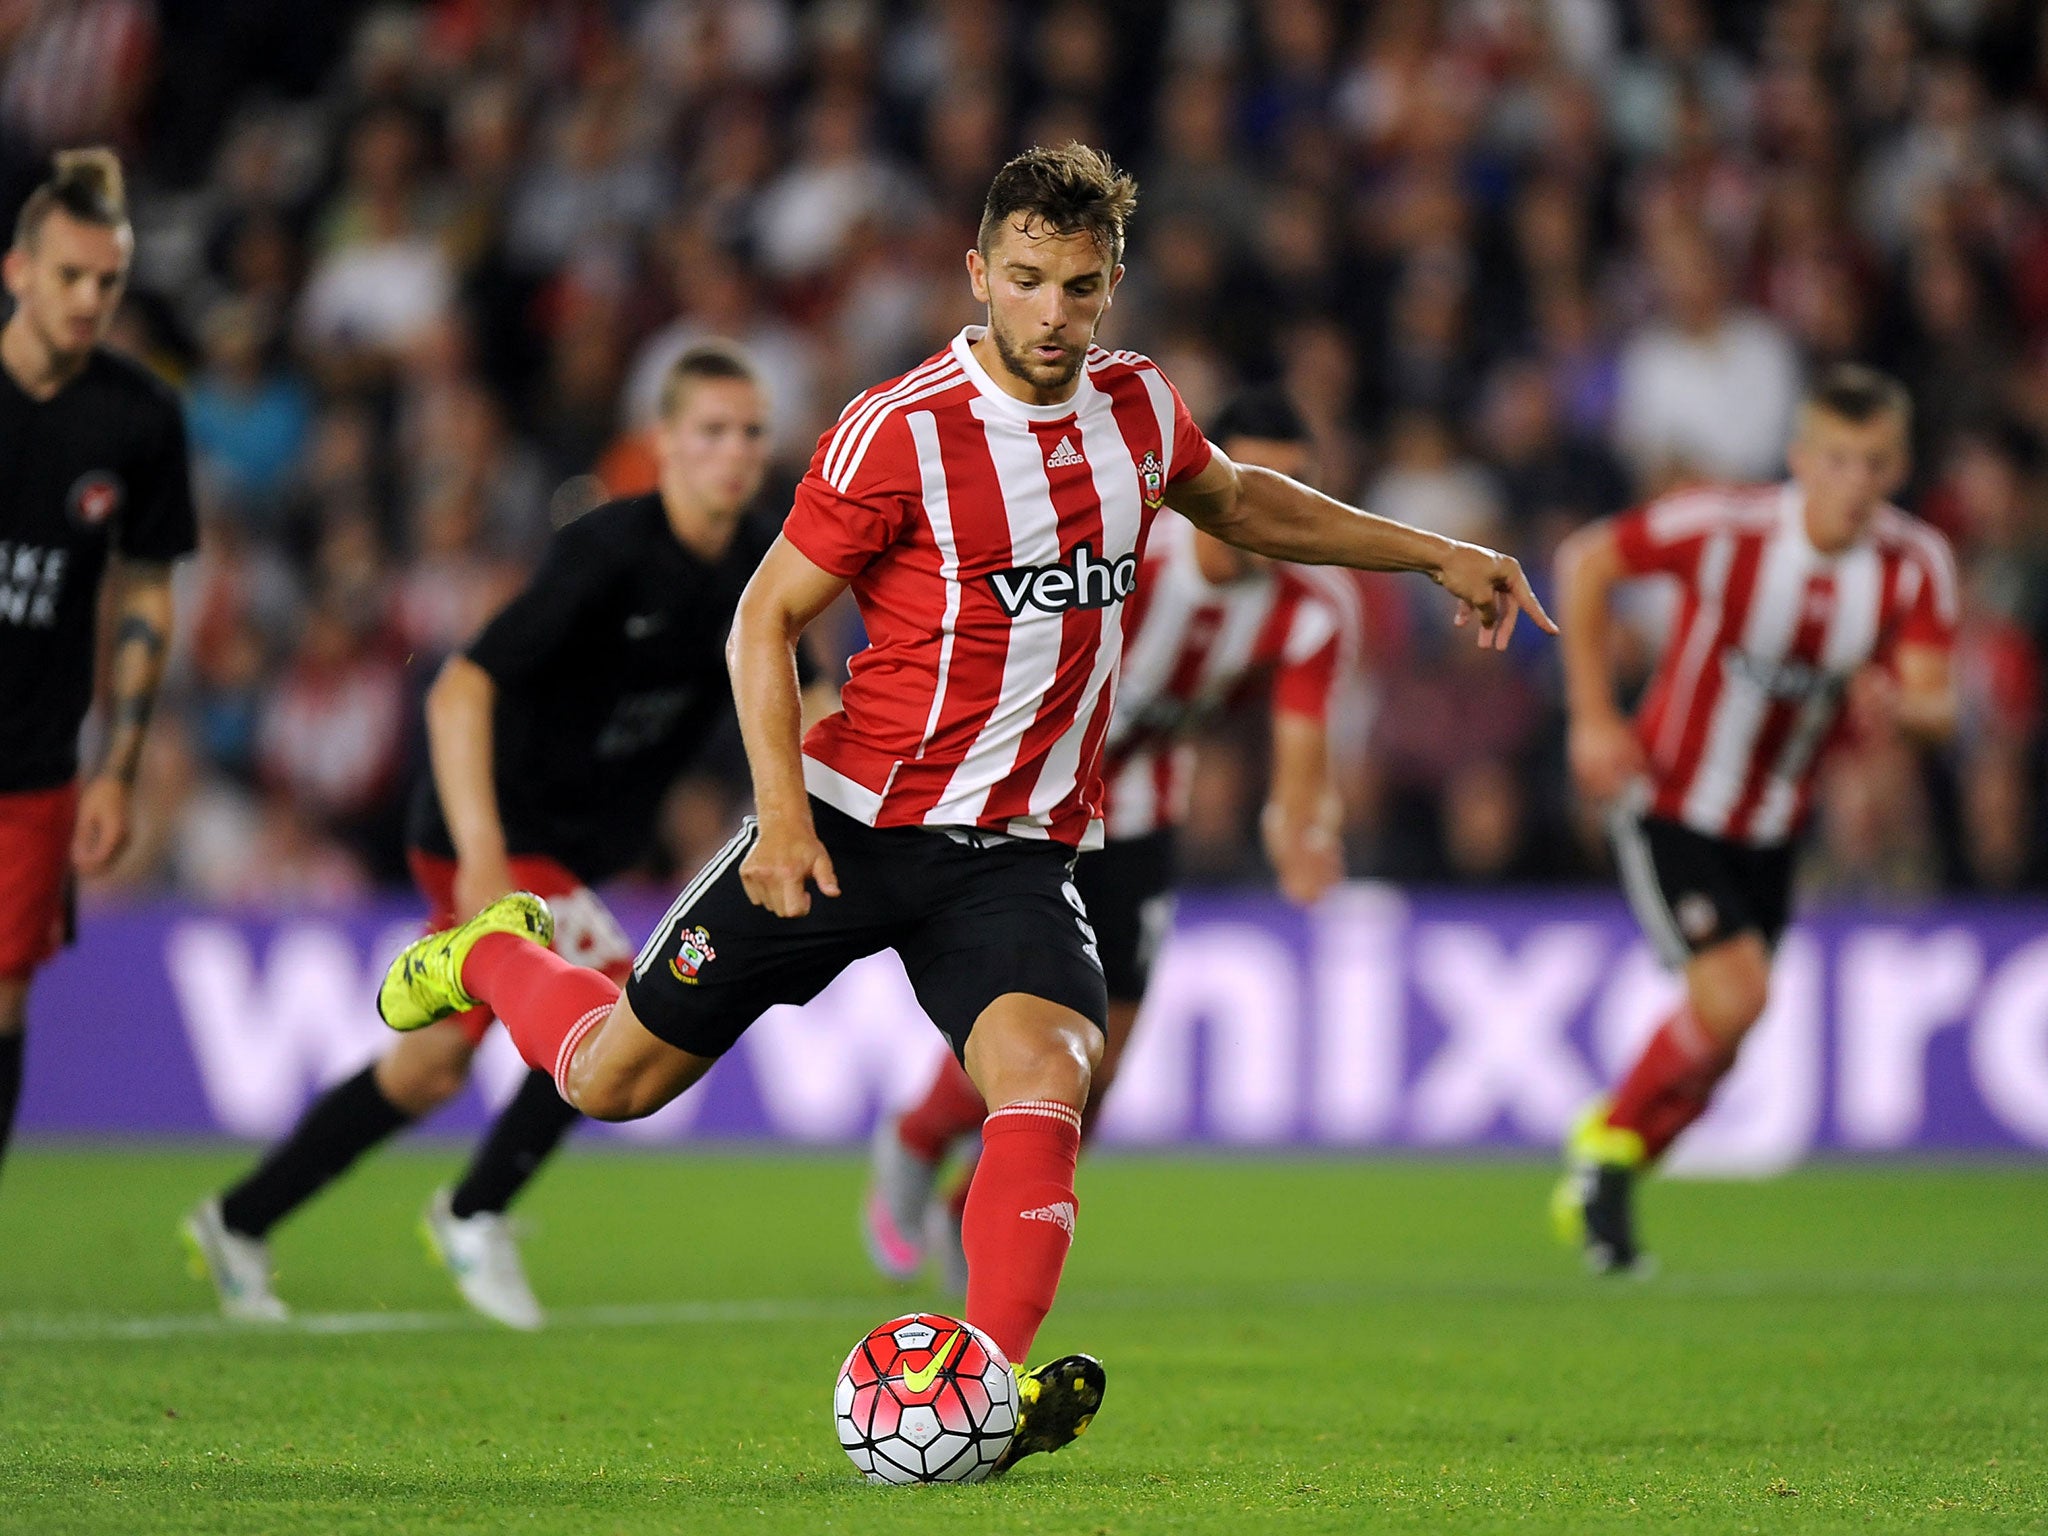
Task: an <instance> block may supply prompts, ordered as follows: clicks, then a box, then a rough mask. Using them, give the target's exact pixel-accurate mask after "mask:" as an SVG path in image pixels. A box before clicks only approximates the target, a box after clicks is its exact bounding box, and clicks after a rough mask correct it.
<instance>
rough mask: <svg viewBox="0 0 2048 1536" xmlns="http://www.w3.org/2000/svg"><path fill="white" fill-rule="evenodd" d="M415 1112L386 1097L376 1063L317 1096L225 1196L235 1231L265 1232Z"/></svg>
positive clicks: (225, 1215)
mask: <svg viewBox="0 0 2048 1536" xmlns="http://www.w3.org/2000/svg"><path fill="white" fill-rule="evenodd" d="M411 1122H412V1116H411V1115H408V1114H407V1113H406V1112H405V1111H404V1110H402V1109H400V1108H399V1107H398V1106H397V1105H396V1104H393V1103H392V1102H391V1101H390V1100H389V1099H387V1098H385V1097H384V1091H383V1090H382V1089H381V1088H379V1087H378V1086H377V1068H376V1066H375V1065H374V1064H372V1065H370V1066H367V1067H365V1068H363V1070H362V1071H360V1072H358V1073H357V1074H356V1075H355V1076H354V1077H352V1078H350V1079H349V1080H348V1081H347V1082H345V1083H338V1084H336V1085H335V1086H334V1087H332V1088H330V1089H328V1090H327V1092H326V1093H324V1094H322V1095H321V1096H320V1097H319V1098H318V1099H316V1100H315V1101H314V1102H313V1105H312V1107H311V1108H309V1109H308V1110H307V1111H306V1112H305V1114H303V1115H301V1116H300V1117H299V1123H298V1124H297V1125H296V1126H294V1127H293V1128H292V1133H291V1135H289V1136H287V1137H286V1138H285V1139H284V1140H283V1141H281V1142H279V1143H278V1144H277V1146H275V1147H273V1148H272V1149H271V1152H270V1155H269V1156H268V1157H266V1158H264V1159H263V1161H262V1162H261V1163H259V1164H258V1165H257V1166H256V1171H255V1172H253V1173H251V1174H250V1175H249V1176H248V1177H247V1178H246V1179H244V1180H242V1182H241V1183H239V1184H237V1185H235V1186H234V1188H232V1189H230V1190H229V1191H228V1192H227V1193H226V1194H225V1195H223V1196H222V1197H221V1202H220V1214H221V1220H222V1221H223V1222H225V1223H226V1224H227V1227H228V1230H229V1231H231V1232H239V1233H242V1234H243V1235H244V1236H247V1237H262V1236H263V1235H264V1234H265V1233H267V1232H268V1231H269V1230H270V1229H271V1228H272V1227H273V1226H275V1225H276V1224H277V1223H278V1222H280V1221H282V1220H283V1219H284V1218H285V1217H286V1216H288V1215H290V1214H291V1213H292V1212H293V1211H295V1210H297V1209H298V1208H299V1207H300V1206H301V1205H304V1204H305V1203H306V1202H307V1201H308V1200H310V1199H312V1198H313V1196H314V1195H316V1194H318V1193H319V1192H320V1191H321V1190H322V1189H324V1188H326V1187H327V1185H328V1184H330V1183H332V1182H333V1181H334V1180H335V1179H336V1178H338V1177H339V1176H340V1175H341V1174H342V1173H343V1172H344V1171H345V1170H346V1169H347V1168H348V1166H349V1165H350V1164H351V1163H353V1162H354V1161H355V1160H356V1159H357V1158H359V1157H361V1156H362V1155H363V1154H364V1153H365V1152H367V1151H369V1150H370V1148H372V1147H374V1146H376V1145H377V1143H378V1142H380V1141H382V1140H384V1139H385V1138H386V1137H387V1136H389V1135H391V1133H392V1132H394V1131H396V1130H399V1129H401V1128H402V1127H404V1126H406V1125H409V1124H410V1123H411Z"/></svg>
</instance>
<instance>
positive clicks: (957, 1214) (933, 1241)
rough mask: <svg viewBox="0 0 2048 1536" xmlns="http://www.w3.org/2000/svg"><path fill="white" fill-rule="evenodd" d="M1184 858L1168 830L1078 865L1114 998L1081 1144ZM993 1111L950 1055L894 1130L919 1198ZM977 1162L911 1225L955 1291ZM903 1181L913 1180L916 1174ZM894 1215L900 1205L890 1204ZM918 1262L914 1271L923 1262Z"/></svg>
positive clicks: (1145, 980) (1168, 914) (1111, 1071)
mask: <svg viewBox="0 0 2048 1536" xmlns="http://www.w3.org/2000/svg"><path fill="white" fill-rule="evenodd" d="M1178 863H1179V860H1178V854H1177V850H1176V848H1175V845H1174V836H1173V833H1172V832H1171V831H1170V830H1162V831H1157V832H1152V833H1148V834H1147V835H1145V836H1143V837H1133V838H1122V839H1118V840H1115V841H1112V842H1110V843H1108V844H1106V845H1105V846H1104V847H1102V848H1101V849H1099V850H1098V851H1096V852H1094V853H1085V854H1082V855H1081V857H1080V859H1079V860H1078V861H1077V863H1076V865H1075V868H1074V878H1073V886H1074V890H1075V892H1076V894H1077V895H1078V896H1079V898H1080V904H1081V906H1082V908H1083V909H1084V910H1085V911H1086V913H1087V922H1088V924H1089V926H1090V928H1091V930H1092V931H1093V933H1094V936H1095V937H1094V941H1093V942H1094V953H1095V956H1096V958H1097V959H1099V960H1100V961H1101V966H1102V978H1103V985H1104V988H1105V990H1106V991H1107V993H1108V998H1109V1008H1108V1013H1107V1015H1106V1017H1105V1033H1106V1040H1105V1043H1104V1046H1103V1051H1102V1057H1101V1060H1100V1061H1098V1062H1097V1063H1096V1066H1095V1071H1094V1073H1093V1075H1092V1077H1091V1080H1090V1085H1089V1090H1088V1103H1087V1104H1086V1105H1085V1106H1084V1107H1083V1109H1082V1114H1081V1143H1082V1145H1083V1146H1084V1147H1085V1146H1086V1145H1087V1143H1088V1140H1089V1138H1090V1137H1091V1136H1092V1135H1093V1134H1094V1133H1095V1128H1096V1126H1097V1124H1098V1118H1097V1116H1098V1112H1099V1110H1100V1107H1101V1105H1102V1101H1103V1098H1104V1096H1105V1095H1106V1094H1107V1093H1108V1091H1109V1088H1110V1085H1111V1084H1112V1083H1113V1082H1115V1081H1116V1074H1117V1069H1118V1067H1119V1066H1120V1065H1121V1064H1122V1061H1123V1055H1124V1049H1125V1047H1126V1045H1127V1044H1128V1043H1129V1040H1130V1037H1131V1031H1132V1030H1133V1029H1134V1028H1135V1027H1136V1025H1137V1021H1138V1009H1139V1005H1140V1004H1141V1003H1142V1002H1143V1000H1144V996H1145V988H1146V986H1147V985H1148V984H1149V983H1150V981H1151V977H1152V965H1153V962H1154V961H1155V960H1156V959H1157V958H1158V954H1159V950H1160V947H1161V945H1162V944H1163V943H1164V941H1165V938H1166V934H1167V932H1168V931H1169V930H1170V929H1171V928H1172V926H1173V907H1174V900H1173V889H1174V885H1175V883H1176V879H1177V870H1178ZM985 1113H986V1109H985V1108H984V1106H983V1104H982V1100H981V1095H980V1093H979V1092H978V1091H977V1090H976V1089H975V1087H974V1085H973V1083H972V1082H971V1081H969V1079H968V1078H967V1075H966V1073H965V1072H964V1071H963V1070H962V1069H961V1068H960V1066H959V1065H958V1064H957V1063H956V1062H954V1061H951V1060H948V1061H946V1062H944V1063H942V1064H941V1066H940V1069H939V1072H938V1074H937V1076H936V1077H935V1079H934V1081H933V1084H932V1088H931V1091H930V1092H929V1093H928V1094H927V1095H926V1097H925V1099H924V1100H923V1101H921V1102H920V1103H919V1104H917V1105H916V1106H914V1107H913V1108H912V1109H910V1110H909V1111H908V1112H906V1113H905V1115H904V1116H903V1118H902V1120H901V1122H900V1123H899V1125H898V1127H897V1135H896V1137H895V1142H896V1144H897V1145H898V1146H900V1147H902V1148H903V1154H902V1156H901V1159H900V1161H901V1162H904V1163H908V1164H910V1165H911V1171H912V1174H913V1176H914V1175H915V1173H917V1172H918V1171H921V1170H920V1168H919V1164H920V1162H922V1163H923V1164H924V1165H926V1166H927V1167H929V1170H930V1171H929V1173H927V1174H926V1176H925V1179H924V1181H923V1186H922V1192H921V1193H919V1194H918V1196H917V1198H918V1199H919V1200H920V1201H926V1200H928V1199H929V1196H930V1189H931V1174H933V1173H936V1171H937V1167H936V1165H937V1164H938V1162H939V1161H940V1160H941V1159H942V1157H943V1155H944V1152H945V1149H946V1148H947V1147H949V1146H950V1145H951V1144H952V1143H954V1142H955V1141H958V1140H959V1139H961V1138H963V1137H965V1136H968V1135H970V1134H972V1133H973V1132H974V1131H977V1130H979V1129H980V1127H981V1121H982V1117H983V1115H984V1114H985ZM877 1143H878V1144H880V1145H882V1146H883V1149H884V1151H885V1152H890V1151H894V1150H895V1149H894V1148H893V1147H890V1146H888V1145H887V1144H886V1142H885V1140H884V1136H881V1135H878V1137H877ZM888 1169H889V1164H888V1162H886V1161H885V1160H884V1158H882V1157H877V1158H876V1160H875V1172H876V1179H875V1188H876V1190H877V1191H886V1190H888V1189H890V1188H891V1187H892V1186H891V1181H890V1180H889V1179H888V1178H887V1177H886V1175H887V1172H888ZM974 1169H975V1165H974V1163H973V1162H972V1161H970V1164H969V1166H968V1167H967V1169H966V1170H965V1171H964V1172H963V1173H962V1175H961V1180H960V1182H959V1183H958V1184H957V1185H956V1186H955V1187H954V1189H953V1191H952V1192H951V1194H950V1195H949V1196H948V1197H947V1198H946V1199H944V1200H942V1201H938V1202H935V1203H932V1204H930V1205H929V1206H928V1208H927V1209H926V1211H925V1212H924V1215H923V1217H922V1220H921V1222H920V1223H919V1224H918V1225H914V1226H911V1227H909V1228H908V1229H907V1230H909V1231H911V1232H920V1233H921V1235H922V1237H923V1242H922V1243H921V1244H920V1245H919V1250H920V1251H919V1252H918V1255H917V1257H918V1258H919V1259H920V1260H921V1259H922V1258H923V1250H930V1251H932V1252H934V1253H936V1254H937V1256H938V1258H939V1261H940V1265H941V1267H942V1269H943V1271H944V1273H945V1278H946V1281H947V1284H948V1286H949V1288H952V1289H956V1290H957V1289H960V1288H962V1287H963V1286H964V1283H965V1282H964V1279H962V1278H961V1277H964V1276H965V1275H966V1273H967V1261H966V1255H965V1253H964V1251H963V1250H962V1247H961V1243H960V1232H961V1229H962V1225H963V1220H964V1216H965V1208H966V1202H967V1198H968V1190H969V1181H970V1180H972V1178H973V1177H974ZM898 1182H899V1183H900V1184H902V1185H912V1184H913V1180H912V1179H903V1180H900V1181H898ZM906 1192H907V1191H906ZM876 1207H877V1202H875V1201H873V1200H871V1201H870V1204H869V1231H870V1240H869V1247H870V1249H871V1251H872V1250H875V1249H876V1248H877V1247H878V1244H877V1242H876V1240H875V1233H874V1229H875V1220H874V1213H875V1211H876ZM890 1214H892V1215H894V1214H895V1212H894V1211H893V1210H892V1211H891V1212H890ZM906 1219H908V1218H906ZM911 1267H912V1271H913V1272H914V1271H915V1265H912V1266H911ZM885 1272H887V1271H886V1270H885Z"/></svg>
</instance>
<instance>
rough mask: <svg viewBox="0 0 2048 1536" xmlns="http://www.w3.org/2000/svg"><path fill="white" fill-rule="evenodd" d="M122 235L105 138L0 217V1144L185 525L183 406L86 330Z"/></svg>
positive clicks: (116, 278)
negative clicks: (32, 999) (0, 316)
mask: <svg viewBox="0 0 2048 1536" xmlns="http://www.w3.org/2000/svg"><path fill="white" fill-rule="evenodd" d="M134 252H135V234H134V231H133V229H132V228H131V227H130V225H129V223H128V211H127V204H126V201H125V198H124V196H123V192H122V181H121V162H120V161H119V159H118V158H116V156H115V154H114V152H113V151H112V150H110V149H79V150H70V151H67V152H65V153H63V154H60V155H58V156H57V157H56V162H55V170H54V173H53V174H52V175H51V177H50V179H49V180H48V181H45V182H44V183H43V184H42V185H40V186H39V187H37V188H36V189H35V190H34V191H33V192H32V193H30V194H29V197H28V200H27V201H26V202H25V203H24V204H23V205H22V208H21V212H20V214H19V215H18V216H17V217H16V219H15V223H14V243H13V245H12V246H11V247H10V248H9V249H8V252H7V256H6V262H5V274H6V281H7V291H8V293H9V294H11V295H12V296H13V299H14V313H13V314H12V315H11V316H9V317H8V320H7V323H6V325H5V327H0V471H4V473H0V870H4V872H5V875H4V879H0V1151H4V1149H5V1147H6V1143H7V1137H8V1133H9V1131H10V1130H11V1129H12V1127H13V1122H14V1109H15V1105H16V1103H17V1101H18V1100H19V1097H20V1093H21V1062H22V1041H23V1036H24V1034H25V1032H26V1023H27V1012H28V992H29V985H30V983H31V981H32V980H33V979H34V976H35V973H36V971H37V970H38V969H40V968H41V966H42V965H43V964H44V962H46V961H47V960H49V959H50V957H51V956H52V955H54V954H55V953H56V952H57V950H58V949H59V948H60V947H61V946H62V945H63V944H65V943H66V942H68V941H69V938H70V933H71V922H72V878H73V875H74V873H76V874H85V875H94V874H99V873H101V872H102V871H104V870H106V869H107V868H108V867H109V866H111V865H112V864H113V862H114V861H115V859H117V858H118V857H119V856H120V854H121V851H122V850H123V849H124V848H125V847H126V846H127V844H128V836H129V801H130V796H131V794H132V792H133V789H134V784H135V774H136V769H137V768H138V767H139V766H140V764H141V761H142V743H143V736H144V733H145V732H146V730H147V729H148V726H149V716H150V711H151V709H152V708H153V706H154V705H155V702H156V694H157V685H158V683H159V681H160V680H161V678H162V676H163V663H164V648H165V646H166V644H167V643H168V641H169V639H170V634H171V617H172V605H171V564H172V562H173V561H175V560H177V559H178V558H179V557H180V556H182V555H188V554H190V553H191V552H192V551H193V549H194V547H195V546H196V542H197V530H196V524H195V521H194V517H193V511H192V484H191V474H190V471H189V469H188V467H187V462H186V450H185V421H184V416H183V414H182V412H181V411H180V410H179V407H178V400H177V397H176V396H175V395H174V394H173V393H172V392H171V390H170V389H169V387H168V386H166V385H165V384H164V383H163V382H162V381H161V380H159V379H157V378H156V377H155V376H154V375H153V374H151V373H149V372H148V371H147V370H146V369H144V368H142V367H141V366H140V365H139V364H136V363H134V362H131V361H130V360H128V359H127V358H125V357H122V356H119V355H118V354H116V353H113V352H110V351H108V350H107V349H106V348H104V347H103V346H101V345H100V343H101V341H102V340H103V339H104V338H105V336H106V334H107V327H108V326H109V325H111V324H112V323H113V319H114V312H115V310H116V309H117V308H118V307H119V306H120V302H121V293H122V290H123V288H124V287H125V286H126V284H127V281H128V265H129V261H130V259H131V258H132V257H133V255H134ZM110 565H111V566H112V567H113V568H114V579H113V587H114V598H113V602H112V604H111V606H112V608H113V613H114V627H113V654H112V656H111V658H110V659H109V666H108V671H109V675H110V678H111V690H112V692H111V700H110V708H109V712H108V732H107V739H106V745H105V747H104V748H103V750H102V752H101V754H100V762H99V766H98V767H97V768H96V769H95V770H94V771H93V772H92V773H91V775H90V776H88V777H87V778H86V779H85V781H84V783H83V784H82V785H81V784H80V782H79V761H78V733H79V727H80V725H81V724H82V723H83V721H84V719H85V714H86V710H87V707H88V706H89V705H90V703H91V701H92V692H93V673H94V665H95V661H96V659H97V658H96V655H95V653H96V650H97V638H98V624H99V608H100V587H101V582H102V578H103V577H105V576H106V574H107V572H108V569H109V567H110Z"/></svg>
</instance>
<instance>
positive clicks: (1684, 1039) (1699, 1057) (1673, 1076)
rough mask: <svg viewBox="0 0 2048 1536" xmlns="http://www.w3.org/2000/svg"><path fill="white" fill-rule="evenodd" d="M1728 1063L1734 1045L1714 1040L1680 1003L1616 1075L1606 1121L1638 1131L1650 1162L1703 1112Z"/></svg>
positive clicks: (1730, 1059)
mask: <svg viewBox="0 0 2048 1536" xmlns="http://www.w3.org/2000/svg"><path fill="white" fill-rule="evenodd" d="M1734 1065H1735V1048H1734V1047H1733V1046H1729V1045H1722V1044H1721V1043H1720V1042H1718V1041H1716V1040H1715V1039H1714V1038H1713V1037H1712V1036H1710V1035H1709V1034H1708V1033H1707V1032H1706V1031H1705V1030H1704V1029H1702V1028H1701V1027H1700V1023H1699V1020H1697V1019H1695V1018H1694V1017H1693V1016H1692V1010H1691V1009H1689V1008H1684V1007H1681V1008H1680V1009H1679V1010H1678V1011H1677V1012H1676V1013H1674V1014H1672V1015H1671V1017H1670V1018H1668V1019H1666V1020H1665V1021H1664V1022H1663V1023H1662V1024H1660V1025H1659V1026H1658V1027H1657V1032H1656V1033H1655V1034H1654V1035H1652V1036H1650V1039H1649V1043H1648V1044H1647V1045H1645V1046H1644V1047H1643V1053H1642V1054H1641V1055H1640V1056H1638V1057H1637V1058H1636V1064H1635V1065H1634V1066H1632V1067H1630V1068H1629V1070H1628V1076H1626V1077H1624V1078H1623V1079H1622V1080H1621V1086H1620V1087H1619V1088H1617V1089H1616V1090H1615V1091H1614V1105H1613V1107H1612V1108H1611V1109H1609V1110H1608V1111H1607V1123H1608V1124H1609V1125H1612V1126H1615V1127H1618V1128H1619V1129H1622V1130H1628V1131H1634V1132H1635V1133H1636V1134H1637V1135H1638V1136H1640V1137H1642V1138H1643V1152H1644V1155H1645V1157H1646V1159H1647V1160H1648V1161H1649V1162H1653V1163H1654V1162H1655V1161H1656V1160H1657V1159H1658V1158H1660V1157H1662V1156H1663V1155H1664V1150H1665V1148H1667V1147H1669V1146H1670V1145H1671V1143H1672V1142H1673V1141H1675V1140H1677V1139H1678V1133H1679V1132H1680V1131H1682V1130H1684V1129H1685V1128H1686V1127H1687V1126H1688V1125H1691V1124H1692V1123H1693V1121H1695V1120H1697V1119H1699V1117H1700V1116H1701V1115H1703V1114H1705V1113H1706V1109H1707V1103H1708V1101H1709V1100H1710V1099H1712V1098H1713V1095H1714V1088H1715V1086H1716V1085H1717V1084H1719V1083H1720V1081H1721V1079H1722V1078H1724V1077H1726V1076H1727V1075H1728V1069H1729V1068H1730V1067H1732V1066H1734Z"/></svg>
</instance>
